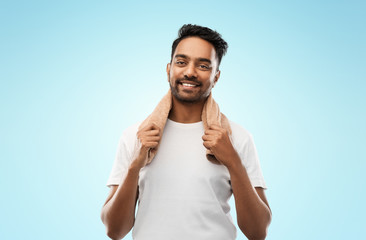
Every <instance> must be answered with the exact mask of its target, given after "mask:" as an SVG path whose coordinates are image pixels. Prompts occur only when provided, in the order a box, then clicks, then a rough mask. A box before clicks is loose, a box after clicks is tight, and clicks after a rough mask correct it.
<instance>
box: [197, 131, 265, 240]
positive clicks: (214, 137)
mask: <svg viewBox="0 0 366 240" xmlns="http://www.w3.org/2000/svg"><path fill="white" fill-rule="evenodd" d="M202 139H203V140H204V143H203V145H204V146H205V147H206V148H208V149H210V150H211V151H212V153H213V154H214V155H215V157H216V159H217V160H219V161H220V162H221V163H222V164H223V165H225V166H226V167H227V168H228V170H229V173H230V179H231V187H232V190H233V194H234V198H235V207H236V213H237V219H238V226H239V228H240V230H241V231H242V232H243V233H244V234H245V236H247V238H248V239H250V240H256V239H265V237H266V234H267V228H268V226H269V224H270V222H271V216H272V214H271V210H270V208H269V206H268V203H267V200H266V197H265V194H264V191H263V189H262V188H256V189H255V188H253V186H252V184H251V182H250V179H249V176H248V174H247V172H246V169H245V167H244V166H243V165H242V163H241V159H240V157H239V155H238V153H237V152H236V150H235V149H234V147H233V145H232V143H231V141H230V138H229V135H228V133H227V131H226V130H225V129H223V128H221V127H219V126H217V125H212V126H210V128H209V129H208V130H206V131H205V135H204V136H203V137H202Z"/></svg>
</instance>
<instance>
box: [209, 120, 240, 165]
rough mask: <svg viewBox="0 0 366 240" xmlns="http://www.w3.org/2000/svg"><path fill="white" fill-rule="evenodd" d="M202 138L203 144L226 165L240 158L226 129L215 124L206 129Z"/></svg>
mask: <svg viewBox="0 0 366 240" xmlns="http://www.w3.org/2000/svg"><path fill="white" fill-rule="evenodd" d="M202 139H203V145H204V146H205V147H206V148H207V149H209V150H210V151H211V152H212V153H213V154H214V155H215V157H216V159H217V160H218V161H220V162H221V163H222V164H224V165H225V166H226V167H229V166H230V165H233V164H234V161H236V160H238V159H239V160H240V158H239V156H238V153H237V152H236V151H235V149H234V147H233V145H232V143H231V140H230V137H229V133H228V131H227V130H226V129H224V128H222V127H220V126H218V125H215V124H213V125H211V126H209V128H208V129H207V130H206V131H205V134H204V135H203V136H202Z"/></svg>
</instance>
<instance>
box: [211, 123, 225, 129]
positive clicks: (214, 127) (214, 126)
mask: <svg viewBox="0 0 366 240" xmlns="http://www.w3.org/2000/svg"><path fill="white" fill-rule="evenodd" d="M209 129H213V130H222V129H223V128H222V127H221V126H219V125H217V124H211V125H210V126H209Z"/></svg>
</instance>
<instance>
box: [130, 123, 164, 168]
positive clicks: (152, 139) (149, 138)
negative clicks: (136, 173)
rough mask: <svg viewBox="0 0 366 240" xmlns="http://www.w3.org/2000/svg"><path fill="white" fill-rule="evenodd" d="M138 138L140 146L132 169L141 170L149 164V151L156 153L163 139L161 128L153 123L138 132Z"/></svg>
mask: <svg viewBox="0 0 366 240" xmlns="http://www.w3.org/2000/svg"><path fill="white" fill-rule="evenodd" d="M137 138H138V140H139V143H140V144H139V147H138V149H137V151H136V152H135V153H136V155H135V156H134V160H133V162H132V164H131V167H133V168H138V169H141V168H143V167H145V165H146V164H147V161H148V157H149V150H150V151H151V153H152V154H154V153H155V151H156V147H157V146H158V144H159V141H160V138H161V136H160V128H159V127H158V126H157V125H156V124H154V123H151V124H149V125H147V126H146V127H144V128H142V129H140V130H139V131H138V132H137Z"/></svg>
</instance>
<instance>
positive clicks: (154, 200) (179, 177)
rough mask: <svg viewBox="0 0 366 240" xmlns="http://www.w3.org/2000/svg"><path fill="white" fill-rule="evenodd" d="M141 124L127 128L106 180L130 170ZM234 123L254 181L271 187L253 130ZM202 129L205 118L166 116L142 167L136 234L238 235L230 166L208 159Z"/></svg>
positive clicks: (161, 238)
mask: <svg viewBox="0 0 366 240" xmlns="http://www.w3.org/2000/svg"><path fill="white" fill-rule="evenodd" d="M138 126H139V123H138V124H135V125H133V126H131V127H129V128H127V129H126V130H125V131H124V133H123V134H122V137H121V139H120V142H119V145H118V149H117V154H116V158H115V162H114V165H113V168H112V172H111V174H110V177H109V179H108V182H107V186H111V185H119V184H121V182H122V181H123V179H124V177H125V176H126V173H127V170H128V166H129V164H130V163H131V161H132V160H133V159H132V155H133V153H134V149H135V147H136V144H138V140H137V136H136V133H137V130H138ZM230 126H231V129H232V143H233V146H234V148H235V149H236V151H237V152H238V154H239V156H240V158H241V160H242V163H243V165H244V166H245V168H246V170H247V173H248V175H249V178H250V181H251V183H252V185H253V186H254V187H262V188H266V185H265V182H264V179H263V175H262V171H261V168H260V165H259V160H258V156H257V152H256V149H255V145H254V142H253V139H252V136H251V134H250V133H249V132H248V131H246V130H245V129H244V128H242V127H241V126H239V125H238V124H236V123H234V122H232V121H230ZM203 135H204V128H203V123H202V122H197V123H189V124H184V123H177V122H174V121H172V120H170V119H168V120H167V123H166V125H165V128H164V132H163V136H162V138H161V142H160V145H159V149H158V151H157V154H156V156H155V158H154V159H153V160H152V162H151V163H150V164H149V165H147V166H145V167H144V168H142V169H141V171H140V175H139V182H138V184H139V205H138V209H137V215H136V219H135V224H134V228H133V232H132V236H133V239H135V240H155V239H156V240H172V239H174V240H179V239H182V240H187V239H190V240H195V239H197V240H204V239H210V240H216V239H217V240H223V239H225V240H229V239H236V228H235V226H234V224H233V221H232V218H231V215H230V206H229V203H228V201H229V198H230V197H231V195H232V189H231V185H230V174H229V172H228V170H227V168H226V167H225V166H223V165H216V164H213V163H211V162H210V161H208V160H207V158H206V148H205V147H204V146H203V140H202V136H203Z"/></svg>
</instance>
